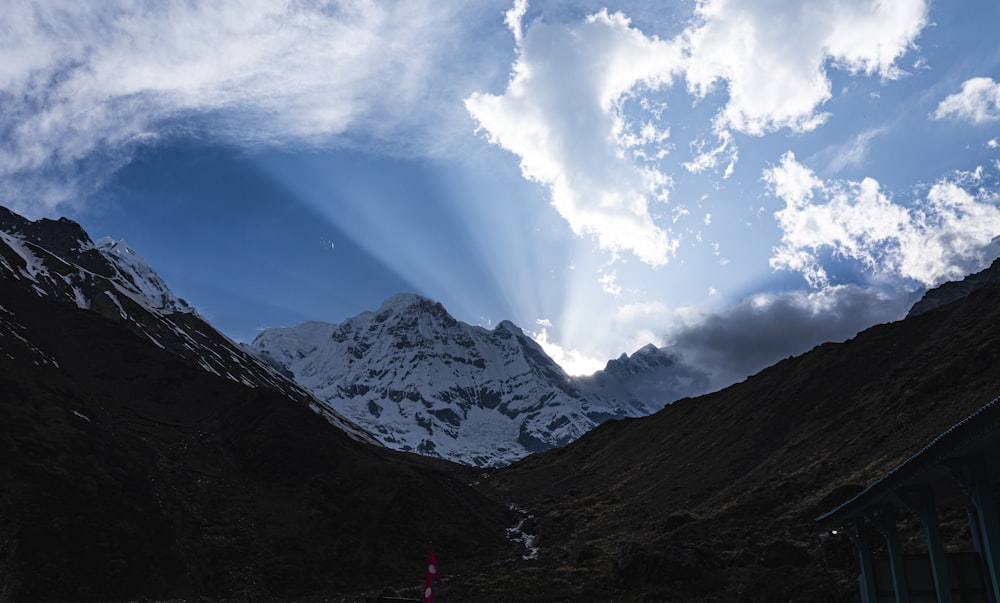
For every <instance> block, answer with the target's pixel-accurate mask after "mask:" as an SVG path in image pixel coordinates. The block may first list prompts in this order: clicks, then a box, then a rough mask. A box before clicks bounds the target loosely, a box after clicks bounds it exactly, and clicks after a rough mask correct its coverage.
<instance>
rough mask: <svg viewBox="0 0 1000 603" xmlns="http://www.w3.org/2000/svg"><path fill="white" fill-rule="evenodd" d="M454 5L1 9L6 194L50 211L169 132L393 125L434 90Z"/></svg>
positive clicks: (276, 138) (250, 2)
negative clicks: (434, 68) (434, 67)
mask: <svg viewBox="0 0 1000 603" xmlns="http://www.w3.org/2000/svg"><path fill="white" fill-rule="evenodd" d="M456 12H457V8H456V7H455V6H454V5H450V4H448V3H445V4H444V5H442V4H441V3H435V2H406V3H398V4H394V5H392V6H391V7H383V6H381V5H379V4H377V3H374V2H332V3H331V2H311V1H306V2H298V1H292V0H285V1H271V0H267V1H264V0H244V1H240V2H226V3H191V2H183V1H169V2H155V3H134V2H104V3H100V4H94V3H80V2H59V1H53V2H45V3H34V2H33V3H14V4H11V5H9V6H5V8H4V11H3V14H2V15H0V31H3V32H4V35H3V36H0V57H2V60H0V104H2V105H3V106H4V111H3V112H2V113H0V140H2V141H3V144H2V145H0V181H3V182H4V185H3V188H2V189H0V194H3V196H4V197H5V198H6V200H7V202H8V203H11V202H12V203H19V204H20V205H19V208H20V209H22V210H24V211H27V212H28V213H30V214H32V215H37V214H40V213H45V212H47V211H49V210H51V209H53V208H54V207H56V206H58V205H59V204H60V203H62V202H66V201H67V200H69V199H71V198H72V197H73V196H75V195H78V194H80V193H81V192H82V193H85V192H87V191H86V190H80V187H81V186H83V184H84V183H86V182H91V181H93V180H94V179H95V177H96V178H97V179H98V180H99V176H100V172H102V171H103V173H105V174H108V173H111V172H113V171H114V169H116V168H117V167H120V166H121V165H122V163H124V162H126V161H128V159H129V158H130V156H131V152H132V150H134V148H135V147H136V146H137V145H142V144H147V143H149V142H151V141H155V140H157V139H159V138H161V137H163V136H165V135H170V134H171V133H173V132H177V133H190V132H191V131H195V132H202V133H204V132H207V133H208V134H209V135H210V136H212V137H213V138H216V139H221V140H223V141H227V142H235V143H239V144H257V143H261V142H264V143H282V142H290V141H294V142H303V141H304V142H307V143H315V142H320V141H323V140H327V139H329V138H330V137H331V136H336V135H340V134H342V133H344V132H345V131H346V130H347V129H348V128H350V127H352V126H353V125H356V124H358V123H364V124H365V129H366V132H367V134H368V135H369V136H372V137H376V138H377V137H379V136H387V135H388V134H389V132H391V131H392V130H393V128H394V126H395V125H396V124H398V123H399V122H400V121H401V120H404V119H408V118H407V117H406V115H407V113H408V112H409V111H411V110H412V107H414V106H415V105H416V104H417V103H424V102H425V101H426V97H427V95H428V92H429V91H430V90H432V89H433V86H434V84H433V82H432V78H430V77H429V75H430V73H429V72H430V70H431V65H432V63H433V59H434V58H435V57H436V56H438V55H439V54H440V51H441V47H442V46H443V45H444V44H446V40H447V39H448V38H449V36H450V35H451V32H453V31H454V29H456V27H457V26H455V25H454V23H456V22H460V21H461V19H460V18H459V17H458V16H457V15H456V14H455V13H456ZM431 32H433V34H432V33H431ZM25 99H28V100H25ZM95 155H100V156H101V158H100V160H99V161H93V162H89V163H88V161H89V160H91V159H92V158H93V157H94V156H95ZM94 164H100V165H94ZM88 170H96V171H97V172H98V173H96V174H95V173H91V172H88ZM97 184H99V182H98V183H97ZM22 197H30V198H22Z"/></svg>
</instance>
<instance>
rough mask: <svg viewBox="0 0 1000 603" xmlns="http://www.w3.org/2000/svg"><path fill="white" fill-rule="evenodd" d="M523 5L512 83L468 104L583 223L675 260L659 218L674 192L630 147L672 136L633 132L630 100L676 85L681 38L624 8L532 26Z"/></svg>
mask: <svg viewBox="0 0 1000 603" xmlns="http://www.w3.org/2000/svg"><path fill="white" fill-rule="evenodd" d="M519 14H520V13H519V10H518V9H517V7H515V9H512V12H511V13H508V15H507V17H508V20H507V22H508V25H509V26H510V27H511V30H512V31H513V32H514V34H515V38H517V39H519V42H518V58H517V62H516V63H515V64H514V67H513V75H512V77H511V80H510V82H509V83H508V85H507V89H506V91H505V92H504V93H503V94H502V95H499V96H497V95H493V94H487V93H481V92H480V93H475V94H473V95H472V96H470V97H469V98H468V99H467V100H466V107H467V109H468V111H469V113H470V114H471V115H472V116H473V117H474V118H475V119H476V121H477V122H478V123H479V127H480V128H481V129H482V130H483V131H484V132H485V133H486V135H487V137H488V138H489V140H490V142H492V143H494V144H497V145H499V146H501V147H503V148H505V149H507V150H509V151H510V152H512V153H514V154H516V155H517V156H518V157H520V160H521V171H522V173H523V175H524V177H525V178H527V179H529V180H532V181H535V182H538V183H540V184H542V185H544V186H546V187H548V189H549V191H550V193H551V200H552V204H553V206H554V207H555V208H556V210H557V211H558V212H559V214H560V215H561V216H562V217H563V218H564V219H565V220H566V221H567V222H568V223H569V225H570V226H571V227H572V229H573V232H574V233H576V234H577V235H593V236H595V237H596V238H597V241H598V243H599V245H600V246H601V247H602V248H604V249H607V250H610V251H612V252H618V251H631V252H632V253H634V254H635V255H636V256H638V257H639V258H640V259H641V260H642V261H644V262H646V263H648V264H651V265H654V266H655V265H661V264H664V263H666V262H667V261H668V259H669V257H670V255H671V254H672V253H673V252H674V251H675V250H676V248H677V241H676V240H675V239H673V238H672V237H671V236H670V234H669V233H668V232H667V231H665V230H663V229H662V228H660V227H659V226H657V225H656V223H655V221H654V219H653V216H652V214H651V205H652V204H654V203H657V202H659V201H663V200H665V199H666V195H667V190H666V189H667V185H668V182H669V181H668V178H667V177H666V176H665V175H664V174H663V173H661V172H660V171H658V170H656V169H654V168H652V167H646V166H639V165H636V164H635V163H634V162H633V161H632V159H631V157H630V154H629V153H626V151H627V150H628V149H629V148H630V147H631V146H635V145H636V144H639V143H641V142H643V141H645V142H650V141H662V139H663V137H664V136H663V134H662V132H661V131H659V130H657V129H656V128H655V127H652V126H650V127H648V128H645V127H640V128H638V131H639V134H634V133H632V130H633V128H632V127H631V126H630V125H629V124H627V123H626V118H625V115H624V113H623V111H622V103H623V102H624V101H625V100H626V99H627V97H628V96H629V95H630V94H633V93H634V92H635V91H636V90H637V89H638V88H641V87H646V88H657V87H662V86H666V85H668V84H669V83H670V81H671V77H672V74H673V73H674V72H675V71H676V70H677V67H678V65H679V64H680V60H681V55H680V48H679V47H678V46H677V45H676V44H671V43H667V42H663V41H661V40H659V39H657V38H649V37H646V36H645V35H643V34H642V33H641V32H639V31H638V30H636V29H633V28H632V27H631V26H630V24H629V20H628V19H627V18H626V17H625V16H624V15H622V14H620V13H614V14H609V13H608V12H606V11H604V12H600V13H597V14H594V15H591V16H590V17H588V18H587V19H586V20H584V21H583V22H581V23H576V24H572V25H547V24H544V23H539V22H536V23H534V24H533V25H532V26H531V27H530V28H529V29H528V31H527V32H525V33H524V34H521V33H520V32H521V28H520V27H521V26H520V21H515V20H514V19H512V15H514V16H519Z"/></svg>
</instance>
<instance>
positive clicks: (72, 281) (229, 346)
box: [0, 207, 374, 442]
mask: <svg viewBox="0 0 1000 603" xmlns="http://www.w3.org/2000/svg"><path fill="white" fill-rule="evenodd" d="M0 284H3V286H5V287H6V286H10V287H17V286H20V287H27V288H28V289H30V290H31V291H32V292H33V293H34V294H35V295H37V296H39V297H47V298H51V299H54V300H57V301H60V302H63V303H68V304H71V305H74V306H76V307H78V308H81V309H84V310H89V311H92V312H96V313H97V314H101V315H102V316H104V317H105V318H108V319H110V320H112V321H114V322H118V323H121V324H124V325H125V326H126V327H128V329H129V330H131V331H132V332H133V333H135V334H136V335H138V336H139V337H142V338H145V339H148V340H149V341H151V342H152V343H153V344H154V345H156V346H157V347H159V348H161V349H164V350H167V351H169V352H171V353H174V354H176V355H178V356H180V357H182V358H185V359H187V360H188V361H190V362H193V363H195V364H197V365H198V366H200V367H201V368H202V369H203V370H205V371H207V372H209V373H213V374H215V375H219V376H222V377H225V378H227V379H229V380H231V381H235V382H239V383H243V384H244V385H248V386H250V387H267V388H271V389H275V390H277V391H280V392H282V393H283V394H285V395H286V396H288V397H290V398H292V399H293V400H297V401H299V402H301V403H304V404H307V405H309V406H310V407H311V408H313V410H314V411H316V412H319V413H320V414H322V415H323V416H324V417H325V418H326V419H327V420H328V421H330V422H331V423H333V424H335V425H336V426H338V427H340V428H341V429H343V430H344V431H345V432H347V433H348V434H349V435H351V436H352V437H354V438H356V439H359V440H364V441H368V442H374V440H373V439H372V437H371V436H370V435H369V434H367V433H365V432H364V431H363V430H361V429H359V428H358V427H357V426H356V425H354V424H352V423H350V422H349V421H347V420H345V419H344V418H343V417H342V416H340V415H338V414H337V413H335V412H333V411H331V410H330V409H329V408H328V407H326V406H324V405H322V404H321V403H320V402H319V401H318V400H316V399H315V398H314V397H313V396H312V395H311V394H310V393H309V392H307V391H306V390H304V389H303V388H302V387H300V386H299V385H298V384H296V383H295V382H293V381H291V380H289V379H287V378H286V377H284V376H282V375H279V374H277V373H276V372H275V371H274V370H273V369H272V368H271V367H270V366H269V365H267V364H266V363H264V362H262V361H261V360H259V359H258V358H257V357H255V356H254V355H252V354H248V353H247V352H245V351H244V350H243V349H242V348H241V347H240V346H239V345H238V344H236V343H234V342H233V341H231V340H230V339H229V338H227V337H225V336H224V335H222V334H221V333H219V332H218V331H216V330H215V329H214V328H213V327H212V326H211V325H209V324H208V323H206V322H205V321H204V320H203V319H201V317H199V316H198V315H197V313H196V312H195V311H194V309H193V308H192V307H191V306H189V305H188V304H187V302H185V301H184V300H182V299H180V298H178V297H177V296H175V295H174V294H173V293H172V292H171V291H170V288H169V287H168V286H167V284H166V283H165V282H164V281H163V279H162V278H160V276H159V275H158V274H156V272H155V271H154V270H153V268H152V267H150V266H149V264H148V263H146V261H145V260H143V259H142V257H141V256H139V254H137V253H136V252H135V251H134V250H133V249H132V248H130V247H129V246H128V245H127V244H125V243H124V241H116V240H113V239H110V238H108V237H105V238H103V239H100V240H99V241H98V242H97V243H96V244H95V243H94V242H93V241H92V240H91V239H90V237H89V236H88V235H87V233H86V232H85V231H84V230H83V229H82V228H81V227H80V225H79V224H77V223H76V222H73V221H72V220H68V219H66V218H60V219H59V220H49V219H41V220H38V221H30V220H28V219H26V218H24V217H22V216H20V215H18V214H16V213H14V212H11V211H10V210H8V209H6V208H4V207H0ZM3 323H4V326H5V327H7V328H8V329H10V330H11V332H15V333H20V332H22V331H23V329H21V327H20V325H19V323H18V319H17V316H13V315H4V316H3ZM26 335H28V336H30V333H26ZM25 343H26V344H27V343H30V342H25ZM40 360H42V361H46V362H53V363H58V359H57V358H55V359H48V358H43V359H40Z"/></svg>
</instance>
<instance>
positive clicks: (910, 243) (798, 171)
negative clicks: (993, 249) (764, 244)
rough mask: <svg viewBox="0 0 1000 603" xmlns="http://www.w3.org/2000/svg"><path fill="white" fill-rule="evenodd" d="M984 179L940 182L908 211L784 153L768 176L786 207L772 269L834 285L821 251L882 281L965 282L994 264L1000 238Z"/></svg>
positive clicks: (969, 176)
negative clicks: (822, 175) (989, 254)
mask: <svg viewBox="0 0 1000 603" xmlns="http://www.w3.org/2000/svg"><path fill="white" fill-rule="evenodd" d="M981 178H982V171H981V170H977V171H976V172H972V173H965V174H957V175H955V176H954V177H953V178H951V179H942V180H940V181H938V182H937V183H935V184H934V185H933V186H931V187H930V189H929V190H928V192H927V195H926V197H925V198H923V199H918V200H917V201H916V202H915V203H914V204H913V205H912V206H911V207H904V206H902V205H899V204H897V203H894V202H893V200H892V199H891V198H890V197H889V196H888V195H887V194H886V193H885V192H883V191H882V190H881V188H880V186H879V183H878V182H876V181H875V180H874V179H872V178H865V179H864V180H862V181H861V182H852V181H833V182H824V181H822V180H820V179H819V178H817V177H816V176H815V175H814V174H813V173H812V171H811V170H809V169H808V168H806V167H805V166H803V165H802V164H800V163H798V162H797V161H796V160H795V156H794V154H792V153H790V152H789V153H786V154H785V155H784V156H783V157H782V160H781V163H780V165H778V166H776V167H773V168H771V169H768V170H765V172H764V180H765V181H766V182H767V183H768V184H769V185H770V186H771V187H772V191H773V192H774V194H775V195H776V196H778V197H780V198H781V199H783V200H784V201H785V204H786V206H785V208H784V209H782V210H780V211H778V212H776V213H775V218H776V219H777V221H778V225H779V227H780V228H781V230H782V238H781V244H780V245H779V246H778V247H777V248H775V250H774V255H773V257H772V259H771V265H772V267H774V268H776V269H787V270H793V271H798V272H801V273H802V274H803V275H804V276H805V277H806V280H807V281H808V282H809V283H810V285H812V286H814V287H823V286H826V285H827V284H828V283H829V280H830V279H829V275H828V274H827V272H826V269H825V268H824V266H823V262H822V260H821V255H822V252H823V251H824V250H827V251H830V252H832V253H834V254H836V255H837V256H840V257H842V258H846V259H849V260H854V261H856V262H858V263H860V264H861V266H862V267H864V269H866V270H867V271H869V272H870V273H871V274H873V275H874V276H877V277H882V276H896V277H902V278H905V279H913V280H916V281H919V282H920V283H922V284H923V285H925V286H933V285H936V284H939V283H941V282H942V281H945V280H949V279H957V278H961V277H963V276H965V275H966V274H968V273H969V272H971V271H973V270H976V269H979V268H980V267H981V265H982V263H983V262H984V261H985V260H987V259H992V258H985V257H983V253H984V251H983V250H984V248H985V247H986V246H987V245H989V244H990V242H991V241H992V240H993V238H994V237H995V236H997V235H998V234H1000V205H998V197H997V193H996V192H995V191H989V190H986V189H985V188H983V187H981V186H978V182H979V181H980V180H981ZM967 189H974V192H969V190H967ZM814 198H818V199H819V200H818V201H815V202H814Z"/></svg>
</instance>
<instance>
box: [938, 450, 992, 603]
mask: <svg viewBox="0 0 1000 603" xmlns="http://www.w3.org/2000/svg"><path fill="white" fill-rule="evenodd" d="M946 464H947V465H948V467H949V468H950V469H951V473H952V476H953V477H954V478H955V481H957V482H958V485H959V486H961V488H962V490H963V491H964V492H965V494H966V496H968V497H969V500H970V501H971V502H972V505H973V506H974V507H975V508H976V519H977V520H979V521H978V523H979V531H980V534H979V536H980V538H981V543H982V548H983V557H984V558H985V559H986V567H987V569H988V570H989V572H988V573H989V577H990V580H991V581H992V583H993V584H992V586H993V590H992V592H993V600H994V601H1000V574H998V568H997V564H998V563H1000V515H998V514H997V504H996V500H994V498H993V493H992V492H991V491H990V480H989V473H988V471H987V469H986V459H985V458H983V457H982V456H967V457H961V458H955V459H950V460H948V461H946Z"/></svg>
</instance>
